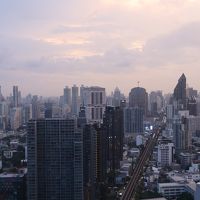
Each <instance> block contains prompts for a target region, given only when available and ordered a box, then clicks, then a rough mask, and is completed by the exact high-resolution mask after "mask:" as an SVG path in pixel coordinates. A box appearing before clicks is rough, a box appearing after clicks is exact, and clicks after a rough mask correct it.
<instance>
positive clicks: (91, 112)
mask: <svg viewBox="0 0 200 200" xmlns="http://www.w3.org/2000/svg"><path fill="white" fill-rule="evenodd" d="M83 103H84V106H85V108H86V118H87V121H88V122H102V120H103V113H104V111H105V107H106V93H105V88H101V87H97V86H94V87H87V88H84V90H83Z"/></svg>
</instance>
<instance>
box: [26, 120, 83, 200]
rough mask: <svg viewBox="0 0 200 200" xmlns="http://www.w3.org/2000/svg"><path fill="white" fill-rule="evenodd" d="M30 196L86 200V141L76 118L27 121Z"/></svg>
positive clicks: (35, 199) (37, 199) (34, 199)
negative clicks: (84, 141)
mask: <svg viewBox="0 0 200 200" xmlns="http://www.w3.org/2000/svg"><path fill="white" fill-rule="evenodd" d="M27 146H28V177H27V178H28V184H27V186H28V199H29V200H49V199H55V200H57V199H59V200H72V199H74V200H83V155H82V154H83V150H82V148H83V144H82V136H81V132H80V131H77V129H76V123H75V120H73V119H41V120H33V121H30V122H29V124H28V142H27Z"/></svg>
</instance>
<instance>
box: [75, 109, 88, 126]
mask: <svg viewBox="0 0 200 200" xmlns="http://www.w3.org/2000/svg"><path fill="white" fill-rule="evenodd" d="M86 124H87V119H86V113H85V107H84V106H81V107H80V111H79V115H78V118H77V125H78V127H80V128H83V127H84V126H85V125H86Z"/></svg>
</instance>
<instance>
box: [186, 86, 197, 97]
mask: <svg viewBox="0 0 200 200" xmlns="http://www.w3.org/2000/svg"><path fill="white" fill-rule="evenodd" d="M186 94H187V98H192V97H195V98H197V97H198V91H197V90H194V89H193V88H187V89H186Z"/></svg>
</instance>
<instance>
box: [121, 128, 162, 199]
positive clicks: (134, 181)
mask: <svg viewBox="0 0 200 200" xmlns="http://www.w3.org/2000/svg"><path fill="white" fill-rule="evenodd" d="M160 132H161V128H160V127H159V128H154V131H153V134H152V137H151V138H150V139H149V140H148V141H147V143H146V146H145V147H144V149H143V151H142V152H141V154H140V157H139V160H138V162H137V163H136V166H135V168H134V170H133V175H132V177H131V179H130V181H129V183H128V184H127V187H126V189H125V191H124V193H123V195H122V198H121V200H131V199H133V197H134V195H135V192H136V189H137V186H138V183H139V181H140V178H141V176H142V173H143V169H144V167H145V165H146V163H147V161H148V159H149V158H150V156H151V154H152V151H153V148H154V146H155V144H156V141H157V140H158V137H159V134H160Z"/></svg>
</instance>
